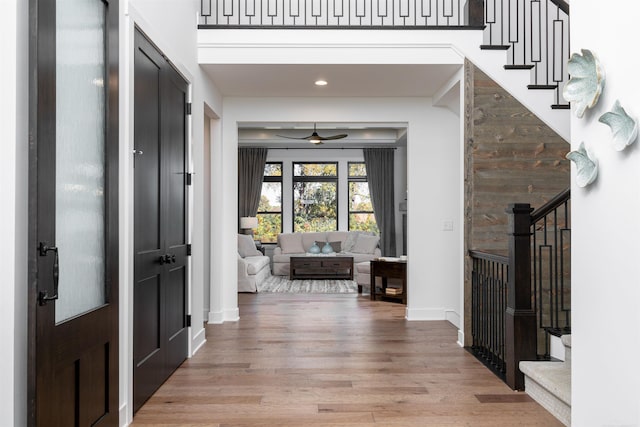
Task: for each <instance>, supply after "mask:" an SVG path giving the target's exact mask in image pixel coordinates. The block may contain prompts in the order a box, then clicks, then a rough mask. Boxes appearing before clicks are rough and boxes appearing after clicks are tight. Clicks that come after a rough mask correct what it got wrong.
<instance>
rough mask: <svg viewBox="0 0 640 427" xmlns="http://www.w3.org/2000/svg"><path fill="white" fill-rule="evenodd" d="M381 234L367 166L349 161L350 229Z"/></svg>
mask: <svg viewBox="0 0 640 427" xmlns="http://www.w3.org/2000/svg"><path fill="white" fill-rule="evenodd" d="M353 230H362V231H373V232H374V233H376V234H380V232H379V230H378V224H377V223H376V218H375V216H374V215H373V204H372V203H371V196H370V195H369V183H368V182H367V168H366V167H365V164H364V163H362V162H358V163H355V162H349V231H353Z"/></svg>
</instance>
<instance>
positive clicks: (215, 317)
mask: <svg viewBox="0 0 640 427" xmlns="http://www.w3.org/2000/svg"><path fill="white" fill-rule="evenodd" d="M206 318H207V319H208V322H209V324H212V325H221V324H222V323H224V313H223V312H222V311H210V312H209V314H208V315H207V316H206Z"/></svg>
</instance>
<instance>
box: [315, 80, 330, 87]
mask: <svg viewBox="0 0 640 427" xmlns="http://www.w3.org/2000/svg"><path fill="white" fill-rule="evenodd" d="M315 84H316V86H326V85H327V84H328V83H327V81H326V80H322V79H320V80H316V82H315Z"/></svg>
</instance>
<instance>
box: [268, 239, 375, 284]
mask: <svg viewBox="0 0 640 427" xmlns="http://www.w3.org/2000/svg"><path fill="white" fill-rule="evenodd" d="M361 236H362V237H361ZM313 242H318V246H320V248H322V247H323V246H324V243H325V242H332V243H333V244H332V246H334V249H335V250H336V252H338V253H337V254H336V255H345V256H352V257H353V265H354V269H355V265H356V264H358V263H360V262H363V261H371V260H372V259H373V258H377V257H379V256H380V248H378V242H379V237H378V236H375V235H372V234H371V233H365V232H362V231H327V232H319V233H281V234H279V235H278V243H277V246H276V247H275V249H274V250H273V274H274V275H276V276H288V275H289V260H290V258H291V257H292V256H305V255H306V253H307V251H309V248H310V247H311V246H312V245H313ZM338 242H339V244H338ZM353 274H354V280H356V281H357V274H358V273H357V271H355V270H354V272H353Z"/></svg>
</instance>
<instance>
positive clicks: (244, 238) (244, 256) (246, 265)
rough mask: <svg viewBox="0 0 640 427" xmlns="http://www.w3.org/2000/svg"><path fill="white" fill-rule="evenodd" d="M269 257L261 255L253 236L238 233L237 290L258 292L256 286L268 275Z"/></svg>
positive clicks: (269, 270)
mask: <svg viewBox="0 0 640 427" xmlns="http://www.w3.org/2000/svg"><path fill="white" fill-rule="evenodd" d="M269 263H270V262H269V257H268V256H264V255H262V252H260V251H259V250H258V249H256V245H255V243H254V242H253V237H251V236H249V235H247V234H238V292H258V286H259V285H260V284H261V283H262V282H263V281H264V280H265V279H266V278H267V277H269V276H271V269H270V267H269Z"/></svg>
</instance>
